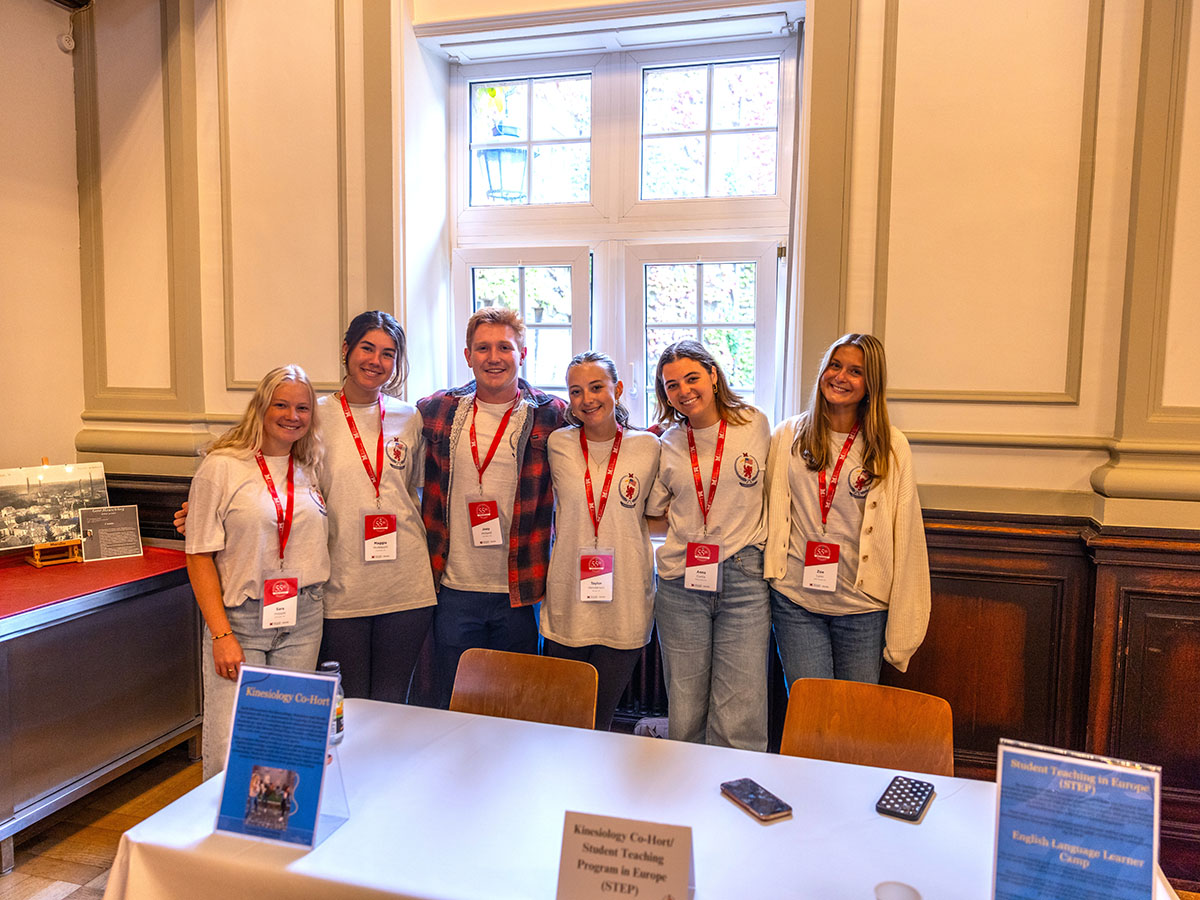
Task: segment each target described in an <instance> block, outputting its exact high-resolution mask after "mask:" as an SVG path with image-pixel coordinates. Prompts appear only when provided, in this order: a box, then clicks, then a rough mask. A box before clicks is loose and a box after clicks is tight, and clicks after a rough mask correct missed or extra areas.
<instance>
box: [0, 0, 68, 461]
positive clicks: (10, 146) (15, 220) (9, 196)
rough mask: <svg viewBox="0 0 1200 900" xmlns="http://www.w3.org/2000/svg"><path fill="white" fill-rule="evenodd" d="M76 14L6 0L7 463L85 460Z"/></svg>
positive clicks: (1, 269) (0, 100)
mask: <svg viewBox="0 0 1200 900" xmlns="http://www.w3.org/2000/svg"><path fill="white" fill-rule="evenodd" d="M66 29H67V13H66V12H65V11H64V10H62V9H59V8H58V7H56V6H53V5H51V4H49V3H46V2H45V0H4V2H3V3H0V122H3V130H4V137H3V139H0V248H2V249H0V320H2V321H0V396H3V397H4V425H3V427H2V428H0V467H8V466H18V465H21V466H24V465H31V464H36V463H37V462H39V461H40V459H41V457H42V456H48V457H50V459H51V460H52V461H54V462H74V461H75V434H76V432H78V431H79V428H80V424H81V421H80V418H79V413H80V411H82V409H83V405H84V402H83V341H82V336H81V332H80V313H79V197H78V193H77V191H76V174H75V100H74V98H75V89H74V84H73V80H72V78H73V76H72V67H71V57H70V56H69V55H68V54H66V53H63V52H62V51H61V50H59V49H58V46H57V45H56V43H55V38H56V37H57V35H59V34H61V33H63V32H65V31H66Z"/></svg>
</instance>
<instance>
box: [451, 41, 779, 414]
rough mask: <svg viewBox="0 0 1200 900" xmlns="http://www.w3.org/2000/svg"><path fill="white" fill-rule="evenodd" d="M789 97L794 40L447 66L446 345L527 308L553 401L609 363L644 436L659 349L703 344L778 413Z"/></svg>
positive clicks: (749, 394) (537, 380)
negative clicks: (451, 315) (484, 322)
mask: <svg viewBox="0 0 1200 900" xmlns="http://www.w3.org/2000/svg"><path fill="white" fill-rule="evenodd" d="M795 83H796V40H795V39H794V38H787V39H779V40H768V41H755V42H745V43H724V44H714V45H708V46H704V47H677V48H672V49H667V50H655V51H652V52H651V51H639V52H622V53H610V54H604V55H597V56H589V57H567V58H561V57H560V58H554V59H544V60H533V61H522V62H516V63H503V64H494V65H493V64H487V65H472V66H458V67H456V69H455V73H454V80H453V86H452V94H451V104H452V110H453V116H454V118H453V122H454V124H453V127H452V133H451V142H452V148H453V150H452V163H453V172H454V178H453V180H452V198H451V199H452V208H453V211H454V217H453V234H452V240H453V243H454V247H455V265H454V271H453V276H452V285H453V293H454V310H455V329H454V334H455V335H456V336H458V335H461V333H462V326H463V325H464V324H465V321H466V318H467V316H469V315H470V314H471V312H472V311H474V310H476V309H478V308H480V307H481V306H485V305H490V304H497V305H503V306H509V307H511V308H513V309H517V310H519V311H520V312H521V314H522V316H523V317H524V318H525V321H526V324H527V327H528V329H529V338H528V340H527V346H528V351H529V352H528V355H527V359H526V363H525V372H524V373H523V374H524V376H525V377H526V379H527V380H528V381H530V382H531V383H532V384H534V385H535V386H537V387H540V388H542V389H543V390H553V391H555V392H556V393H560V394H562V393H563V392H564V387H565V386H564V384H563V380H564V377H565V368H566V363H567V362H568V361H569V359H570V357H571V356H572V355H573V354H574V353H577V352H580V351H581V350H584V349H588V348H594V349H599V350H603V351H605V352H607V353H609V354H610V355H611V356H613V358H614V359H615V360H616V361H617V364H618V367H619V371H620V373H621V377H622V380H623V381H624V382H625V385H626V398H627V401H628V403H629V405H630V407H631V411H632V412H633V414H634V417H635V422H637V423H638V424H646V423H648V422H649V421H652V420H653V410H654V400H653V397H654V387H653V377H654V372H655V368H656V365H657V361H658V355H659V353H660V352H661V350H662V349H663V347H665V346H666V345H667V344H669V343H671V342H673V341H675V340H679V339H682V338H691V339H695V340H699V341H700V342H702V343H703V344H704V345H705V346H706V347H708V348H709V349H710V351H711V352H712V353H713V355H714V356H715V357H716V358H717V360H718V361H719V362H720V363H721V366H722V368H723V369H724V371H725V373H726V375H727V377H728V378H729V380H730V383H731V385H732V386H733V387H734V389H735V390H737V391H738V392H739V393H741V394H742V395H743V396H745V397H746V398H747V399H748V400H751V401H752V402H753V403H755V404H756V405H757V406H759V407H761V408H764V409H765V410H766V411H767V413H768V414H769V415H773V414H774V413H775V405H776V402H775V367H776V366H775V360H776V359H777V358H779V357H778V353H779V347H778V346H777V342H778V336H779V335H780V334H781V333H782V329H781V328H780V327H778V326H779V322H780V318H781V317H780V315H779V301H778V296H779V288H778V284H779V280H778V279H779V274H778V268H779V267H778V263H777V258H778V252H777V251H778V248H779V247H780V246H782V245H783V244H784V243H785V242H786V240H787V235H788V224H789V219H790V201H791V192H792V179H793V161H794V160H795V159H796V148H795V147H794V146H793V135H794V133H795V129H794V123H795V120H796V91H795ZM456 343H457V342H456ZM454 349H455V353H454V358H456V359H460V358H461V356H462V354H461V350H460V349H459V348H457V347H455V348H454ZM456 374H462V373H461V372H459V373H456Z"/></svg>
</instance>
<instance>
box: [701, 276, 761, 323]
mask: <svg viewBox="0 0 1200 900" xmlns="http://www.w3.org/2000/svg"><path fill="white" fill-rule="evenodd" d="M701 268H702V269H703V277H704V286H703V290H704V321H705V322H712V323H718V322H721V323H724V322H749V323H750V324H754V305H755V302H756V299H757V296H756V295H757V289H756V286H755V283H754V281H755V279H754V268H755V264H754V263H705V264H704V265H703V266H702V267H701Z"/></svg>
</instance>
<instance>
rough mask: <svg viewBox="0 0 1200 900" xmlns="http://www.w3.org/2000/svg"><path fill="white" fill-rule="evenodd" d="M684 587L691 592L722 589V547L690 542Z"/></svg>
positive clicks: (684, 570) (684, 571) (685, 565)
mask: <svg viewBox="0 0 1200 900" xmlns="http://www.w3.org/2000/svg"><path fill="white" fill-rule="evenodd" d="M683 586H684V587H685V588H687V589H688V590H689V591H719V590H720V589H721V545H720V544H701V543H697V542H696V541H688V543H687V557H686V559H685V561H684V569H683Z"/></svg>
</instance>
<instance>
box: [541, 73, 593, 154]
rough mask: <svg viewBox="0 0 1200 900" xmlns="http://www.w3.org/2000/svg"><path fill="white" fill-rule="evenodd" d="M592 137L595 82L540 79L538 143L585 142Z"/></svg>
mask: <svg viewBox="0 0 1200 900" xmlns="http://www.w3.org/2000/svg"><path fill="white" fill-rule="evenodd" d="M591 133H592V80H591V78H588V77H587V76H580V77H576V78H540V79H538V80H536V81H534V82H533V139H534V140H535V141H553V140H559V139H562V138H585V137H589V136H590V135H591Z"/></svg>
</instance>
